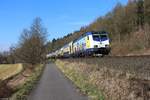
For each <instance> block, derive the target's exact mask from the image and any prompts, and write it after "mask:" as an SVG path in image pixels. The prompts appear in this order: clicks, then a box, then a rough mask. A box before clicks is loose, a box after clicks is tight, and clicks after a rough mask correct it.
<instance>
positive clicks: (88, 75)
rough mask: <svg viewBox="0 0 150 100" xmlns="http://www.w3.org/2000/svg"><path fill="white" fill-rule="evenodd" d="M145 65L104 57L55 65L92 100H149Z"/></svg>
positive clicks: (143, 61)
mask: <svg viewBox="0 0 150 100" xmlns="http://www.w3.org/2000/svg"><path fill="white" fill-rule="evenodd" d="M149 61H150V60H149V58H147V57H145V58H135V57H133V58H115V57H114V58H111V57H110V58H107V57H106V58H103V59H96V58H95V59H94V58H93V59H62V60H57V61H56V64H57V66H58V67H59V68H60V70H61V71H62V72H63V73H65V75H66V76H67V77H68V78H69V79H71V80H72V81H73V82H74V83H75V84H76V85H77V86H78V87H79V88H80V89H81V90H82V91H83V92H84V93H85V94H87V95H88V96H89V97H90V98H92V100H103V99H105V100H149V98H150V74H149V64H150V62H149ZM101 92H102V93H101ZM102 94H103V95H102Z"/></svg>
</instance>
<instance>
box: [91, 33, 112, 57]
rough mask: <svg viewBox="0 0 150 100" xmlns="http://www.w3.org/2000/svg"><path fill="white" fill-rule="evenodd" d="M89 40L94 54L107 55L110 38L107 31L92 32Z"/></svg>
mask: <svg viewBox="0 0 150 100" xmlns="http://www.w3.org/2000/svg"><path fill="white" fill-rule="evenodd" d="M91 42H92V45H93V50H94V53H95V54H103V55H108V54H109V53H110V49H111V48H110V40H109V37H108V33H107V32H105V31H102V32H92V41H91Z"/></svg>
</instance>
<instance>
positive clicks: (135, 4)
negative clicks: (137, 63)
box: [47, 0, 150, 55]
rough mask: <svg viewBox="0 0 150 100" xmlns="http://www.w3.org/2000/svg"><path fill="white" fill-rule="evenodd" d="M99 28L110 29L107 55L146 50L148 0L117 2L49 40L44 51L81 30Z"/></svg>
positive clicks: (149, 39) (149, 31)
mask: <svg viewBox="0 0 150 100" xmlns="http://www.w3.org/2000/svg"><path fill="white" fill-rule="evenodd" d="M102 30H105V31H107V32H109V33H110V34H109V37H110V38H111V48H112V50H111V55H127V54H130V53H133V54H134V53H139V52H142V53H143V52H147V51H148V50H149V48H150V1H149V0H129V1H128V3H127V5H125V6H124V5H122V4H121V3H117V5H116V6H115V7H114V9H113V10H112V11H111V12H109V13H107V14H106V15H105V16H100V17H99V18H97V19H96V20H95V21H93V22H92V23H91V24H89V25H87V26H82V27H81V28H80V29H79V30H77V31H74V32H73V33H70V34H68V35H66V36H64V37H61V38H57V39H53V40H52V41H49V42H48V44H47V47H48V52H53V51H55V50H57V49H59V48H60V47H62V46H63V45H65V44H67V43H69V42H70V41H72V40H74V39H76V38H78V37H79V36H81V35H82V34H83V33H85V32H88V31H102Z"/></svg>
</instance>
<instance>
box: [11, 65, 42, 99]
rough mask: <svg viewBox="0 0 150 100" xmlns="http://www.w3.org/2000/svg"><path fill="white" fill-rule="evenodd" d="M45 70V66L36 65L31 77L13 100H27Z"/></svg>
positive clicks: (20, 87)
mask: <svg viewBox="0 0 150 100" xmlns="http://www.w3.org/2000/svg"><path fill="white" fill-rule="evenodd" d="M43 69H44V65H42V64H41V65H36V68H35V69H34V70H33V72H32V74H31V76H29V77H28V78H27V80H26V82H25V83H24V84H23V85H21V86H19V87H18V90H17V92H15V94H14V95H13V96H12V97H11V99H12V100H27V97H28V95H29V93H30V92H31V90H32V89H33V88H34V87H35V85H36V83H37V81H38V80H39V78H40V76H41V74H42V72H43Z"/></svg>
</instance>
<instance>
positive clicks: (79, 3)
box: [0, 0, 128, 51]
mask: <svg viewBox="0 0 150 100" xmlns="http://www.w3.org/2000/svg"><path fill="white" fill-rule="evenodd" d="M127 1H128V0H0V51H3V50H8V48H9V46H10V45H13V44H16V43H17V42H18V40H19V36H20V34H21V32H22V30H23V29H24V28H28V27H30V25H31V23H32V21H33V19H34V18H35V17H41V18H42V21H43V25H44V26H45V27H46V28H47V29H48V33H49V36H48V39H49V40H52V39H53V38H58V37H62V36H64V35H66V34H68V33H71V32H73V31H76V30H79V29H80V27H81V26H85V25H88V24H90V23H91V22H93V21H94V20H95V19H96V18H98V17H99V16H103V15H105V14H106V13H107V12H109V11H111V10H112V9H113V8H114V6H115V5H116V4H117V2H121V3H122V4H124V5H125V4H126V3H127Z"/></svg>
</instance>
